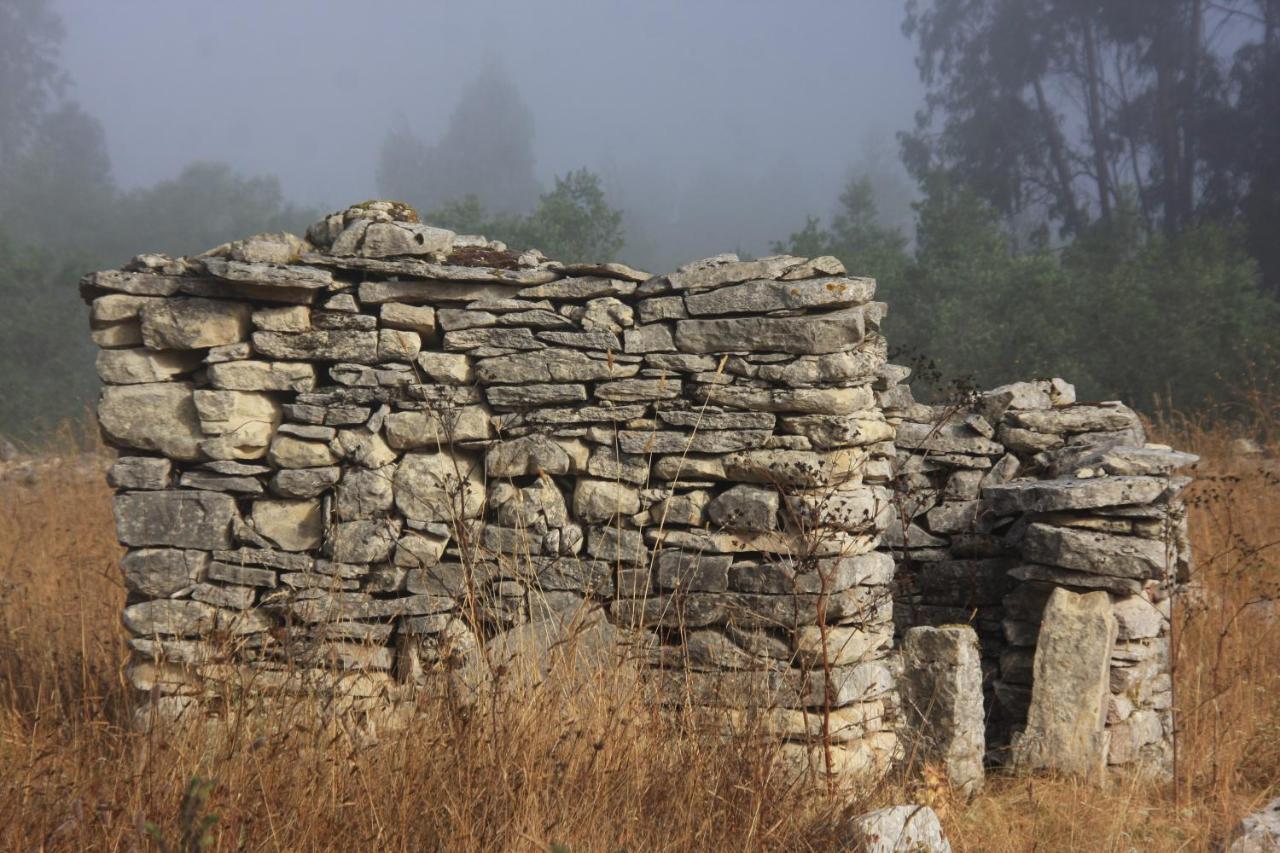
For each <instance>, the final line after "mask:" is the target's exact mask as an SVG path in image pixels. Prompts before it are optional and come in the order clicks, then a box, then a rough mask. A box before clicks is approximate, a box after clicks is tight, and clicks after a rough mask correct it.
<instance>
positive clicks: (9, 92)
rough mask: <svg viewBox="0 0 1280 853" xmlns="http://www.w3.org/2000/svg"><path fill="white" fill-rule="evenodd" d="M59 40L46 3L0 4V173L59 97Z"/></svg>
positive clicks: (13, 0)
mask: <svg viewBox="0 0 1280 853" xmlns="http://www.w3.org/2000/svg"><path fill="white" fill-rule="evenodd" d="M62 36H63V32H62V21H61V19H60V18H59V17H58V15H57V14H56V13H55V12H54V11H53V10H52V9H50V8H49V4H48V2H47V0H0V169H4V168H5V167H6V166H7V165H8V164H9V163H10V162H11V161H12V160H13V159H14V158H15V157H17V156H18V153H19V152H20V151H22V150H23V149H24V148H25V146H26V145H27V143H28V142H30V140H31V138H32V136H33V135H34V134H35V132H36V129H37V128H38V126H39V124H40V119H41V117H42V116H43V115H44V113H45V111H46V110H47V109H48V108H49V105H50V103H51V102H53V101H54V100H55V99H56V98H57V97H58V95H59V94H61V91H62V88H63V84H64V77H63V74H62V71H61V69H60V68H59V66H58V52H59V49H60V48H61V46H62Z"/></svg>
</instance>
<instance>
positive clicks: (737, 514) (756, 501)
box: [707, 485, 781, 531]
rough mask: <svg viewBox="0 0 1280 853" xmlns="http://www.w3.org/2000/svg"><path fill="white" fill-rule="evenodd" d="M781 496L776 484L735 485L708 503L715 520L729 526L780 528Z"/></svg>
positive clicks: (733, 527) (743, 528)
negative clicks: (771, 486)
mask: <svg viewBox="0 0 1280 853" xmlns="http://www.w3.org/2000/svg"><path fill="white" fill-rule="evenodd" d="M780 507H781V499H780V498H779V496H778V490H777V489H776V488H769V487H762V486H746V485H741V486H734V487H733V488H731V489H729V490H728V491H725V492H722V493H721V494H720V495H719V496H717V497H716V498H715V499H714V500H712V501H711V503H710V504H708V505H707V517H708V518H709V519H710V520H711V522H712V524H715V525H717V526H718V527H723V528H726V529H729V530H760V531H766V530H777V529H778V510H779V508H780Z"/></svg>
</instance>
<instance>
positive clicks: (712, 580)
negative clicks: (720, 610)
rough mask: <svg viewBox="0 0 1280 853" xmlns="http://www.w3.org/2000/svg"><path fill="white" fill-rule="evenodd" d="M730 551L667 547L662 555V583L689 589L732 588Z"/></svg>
mask: <svg viewBox="0 0 1280 853" xmlns="http://www.w3.org/2000/svg"><path fill="white" fill-rule="evenodd" d="M732 561H733V557H731V556H730V555H728V554H705V553H700V552H697V551H683V550H672V549H664V550H663V551H662V552H661V553H659V554H658V586H659V587H660V588H661V589H670V590H683V591H686V592H724V591H725V590H727V589H728V588H729V564H730V563H731V562H732Z"/></svg>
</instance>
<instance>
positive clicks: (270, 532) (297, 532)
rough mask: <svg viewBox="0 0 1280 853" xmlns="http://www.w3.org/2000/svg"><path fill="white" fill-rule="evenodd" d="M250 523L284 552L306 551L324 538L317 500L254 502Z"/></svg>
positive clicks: (268, 500) (317, 546)
mask: <svg viewBox="0 0 1280 853" xmlns="http://www.w3.org/2000/svg"><path fill="white" fill-rule="evenodd" d="M250 521H251V523H252V525H253V529H254V530H256V531H257V532H258V534H259V535H261V536H263V537H264V538H266V539H267V540H268V541H269V542H271V543H272V544H274V545H275V546H276V547H277V548H281V549H283V550H285V551H310V550H313V549H315V548H319V547H320V542H321V541H322V540H323V538H324V518H323V516H321V514H320V501H318V500H273V499H266V500H256V501H254V502H253V511H252V513H251V515H250Z"/></svg>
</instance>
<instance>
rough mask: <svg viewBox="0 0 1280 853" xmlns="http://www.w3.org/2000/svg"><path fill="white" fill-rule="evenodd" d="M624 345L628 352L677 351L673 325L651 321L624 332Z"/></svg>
mask: <svg viewBox="0 0 1280 853" xmlns="http://www.w3.org/2000/svg"><path fill="white" fill-rule="evenodd" d="M622 347H623V350H624V351H625V352H628V353H649V352H675V351H676V345H675V341H674V340H673V339H672V337H671V327H670V326H669V325H667V324H665V323H650V324H649V325H646V326H637V327H636V328H634V329H627V330H626V331H625V332H623V334H622Z"/></svg>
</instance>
